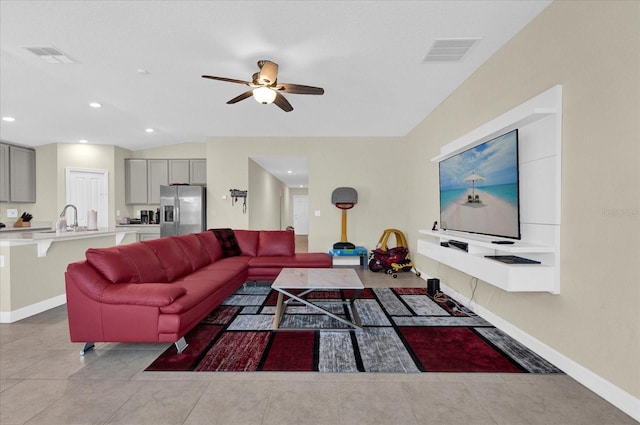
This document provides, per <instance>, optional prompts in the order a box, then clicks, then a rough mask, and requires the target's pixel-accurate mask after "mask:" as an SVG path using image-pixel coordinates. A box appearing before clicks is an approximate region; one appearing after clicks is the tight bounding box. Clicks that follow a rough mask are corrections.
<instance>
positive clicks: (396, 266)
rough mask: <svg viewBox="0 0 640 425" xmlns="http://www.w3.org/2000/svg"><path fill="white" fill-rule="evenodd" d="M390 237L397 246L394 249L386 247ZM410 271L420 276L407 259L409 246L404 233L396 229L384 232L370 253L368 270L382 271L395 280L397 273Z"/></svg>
mask: <svg viewBox="0 0 640 425" xmlns="http://www.w3.org/2000/svg"><path fill="white" fill-rule="evenodd" d="M391 235H394V236H395V238H396V244H397V246H396V247H395V248H388V247H387V242H388V241H389V237H390V236H391ZM411 269H414V270H415V272H416V276H420V272H419V271H418V270H417V269H416V268H415V266H414V265H413V262H412V261H411V259H410V258H409V246H408V244H407V238H405V236H404V233H402V232H401V231H400V230H398V229H387V230H385V231H384V233H383V234H382V236H381V237H380V240H379V241H378V245H376V249H374V250H373V251H371V255H370V256H369V270H371V271H373V272H379V271H384V272H386V273H387V274H390V275H392V276H393V278H394V279H395V278H397V277H398V272H400V271H402V272H409V271H411Z"/></svg>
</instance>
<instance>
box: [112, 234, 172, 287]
mask: <svg viewBox="0 0 640 425" xmlns="http://www.w3.org/2000/svg"><path fill="white" fill-rule="evenodd" d="M118 252H119V253H120V255H122V256H123V257H125V256H126V257H127V258H128V259H129V260H130V261H131V262H132V263H133V265H134V266H135V267H136V269H137V270H138V276H139V282H167V273H166V272H165V271H164V268H163V267H162V264H160V260H159V259H158V256H157V255H156V253H155V252H153V250H152V249H151V248H149V247H148V246H146V245H144V244H142V243H139V242H137V243H132V244H128V245H120V246H119V247H118Z"/></svg>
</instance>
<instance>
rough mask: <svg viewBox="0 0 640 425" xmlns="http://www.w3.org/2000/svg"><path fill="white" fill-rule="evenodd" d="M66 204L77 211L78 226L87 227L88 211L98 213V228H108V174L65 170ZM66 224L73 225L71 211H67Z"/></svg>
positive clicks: (102, 171) (84, 170)
mask: <svg viewBox="0 0 640 425" xmlns="http://www.w3.org/2000/svg"><path fill="white" fill-rule="evenodd" d="M65 172H66V192H67V197H66V199H67V204H72V205H75V207H76V208H77V209H78V225H79V226H86V225H87V214H88V212H89V211H90V210H94V211H97V212H98V227H109V198H108V194H109V191H108V187H109V186H108V184H109V183H108V182H109V181H108V172H107V171H106V170H88V169H78V168H66V169H65ZM66 220H67V224H70V223H73V210H72V209H71V208H69V209H67V218H66Z"/></svg>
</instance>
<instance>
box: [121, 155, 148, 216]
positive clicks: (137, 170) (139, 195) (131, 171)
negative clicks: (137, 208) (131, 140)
mask: <svg viewBox="0 0 640 425" xmlns="http://www.w3.org/2000/svg"><path fill="white" fill-rule="evenodd" d="M124 182H125V183H124V185H125V187H124V199H125V203H126V204H142V205H146V204H147V203H148V200H149V198H148V191H149V189H148V185H147V160H146V159H125V160H124Z"/></svg>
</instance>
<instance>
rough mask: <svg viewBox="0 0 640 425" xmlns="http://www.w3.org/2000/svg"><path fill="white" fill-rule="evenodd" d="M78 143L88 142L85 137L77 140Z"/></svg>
mask: <svg viewBox="0 0 640 425" xmlns="http://www.w3.org/2000/svg"><path fill="white" fill-rule="evenodd" d="M78 142H79V143H89V141H88V140H87V139H82V140H78Z"/></svg>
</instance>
